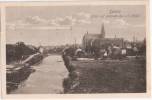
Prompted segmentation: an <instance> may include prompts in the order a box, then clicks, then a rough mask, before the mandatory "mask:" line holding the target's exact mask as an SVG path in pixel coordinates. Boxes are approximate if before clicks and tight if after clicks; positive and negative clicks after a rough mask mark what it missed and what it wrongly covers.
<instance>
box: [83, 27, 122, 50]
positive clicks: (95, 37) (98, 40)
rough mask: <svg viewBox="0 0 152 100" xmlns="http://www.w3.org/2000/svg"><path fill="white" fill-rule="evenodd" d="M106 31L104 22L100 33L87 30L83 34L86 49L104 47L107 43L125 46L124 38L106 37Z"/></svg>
mask: <svg viewBox="0 0 152 100" xmlns="http://www.w3.org/2000/svg"><path fill="white" fill-rule="evenodd" d="M105 36H106V32H105V27H104V24H102V25H101V31H100V33H98V34H96V33H89V32H87V33H86V34H85V35H84V36H83V40H82V46H83V49H84V50H85V51H89V50H90V49H93V48H104V47H105V45H112V44H114V45H117V46H119V47H123V39H122V38H116V37H115V38H106V37H105Z"/></svg>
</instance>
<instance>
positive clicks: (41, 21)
mask: <svg viewBox="0 0 152 100" xmlns="http://www.w3.org/2000/svg"><path fill="white" fill-rule="evenodd" d="M25 22H26V23H29V24H48V20H46V19H43V18H40V17H39V16H28V17H27V18H25Z"/></svg>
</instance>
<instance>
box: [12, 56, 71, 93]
mask: <svg viewBox="0 0 152 100" xmlns="http://www.w3.org/2000/svg"><path fill="white" fill-rule="evenodd" d="M32 68H33V69H35V70H36V71H35V72H34V73H32V74H31V75H30V76H29V77H28V79H27V80H25V81H24V82H22V83H21V84H20V86H19V88H18V89H16V90H15V91H12V93H14V94H18V93H21V94H38V93H41V94H44V93H45V94H46V93H49V94H50V93H63V92H64V91H63V90H64V88H63V86H62V83H63V79H64V78H66V77H67V76H68V71H67V69H66V67H65V66H64V62H63V60H62V57H61V56H60V55H50V56H48V57H46V58H45V59H44V60H43V61H42V63H40V64H38V65H35V66H32Z"/></svg>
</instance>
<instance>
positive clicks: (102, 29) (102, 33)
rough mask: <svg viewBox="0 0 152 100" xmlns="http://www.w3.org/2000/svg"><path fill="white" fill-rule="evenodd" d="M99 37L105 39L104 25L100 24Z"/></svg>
mask: <svg viewBox="0 0 152 100" xmlns="http://www.w3.org/2000/svg"><path fill="white" fill-rule="evenodd" d="M100 34H101V37H102V38H105V29H104V23H102V26H101V33H100Z"/></svg>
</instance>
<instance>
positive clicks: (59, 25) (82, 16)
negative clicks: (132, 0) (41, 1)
mask: <svg viewBox="0 0 152 100" xmlns="http://www.w3.org/2000/svg"><path fill="white" fill-rule="evenodd" d="M145 11H146V9H145V6H143V5H121V6H120V5H115V6H112V5H104V6H97V5H96V6H93V5H92V6H91V5H90V6H39V7H37V6H36V7H7V8H6V25H7V28H6V32H7V34H6V42H7V43H16V42H18V41H23V42H25V43H26V44H33V45H64V44H71V43H74V42H75V41H76V43H81V42H82V37H83V35H84V34H85V33H86V32H87V31H88V33H90V34H100V31H101V25H102V24H103V23H104V27H105V32H106V37H107V38H113V37H115V36H117V37H119V38H124V39H126V40H133V36H135V37H136V38H137V40H143V39H144V38H145V35H146V27H145V25H146V14H145V13H146V12H145Z"/></svg>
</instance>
